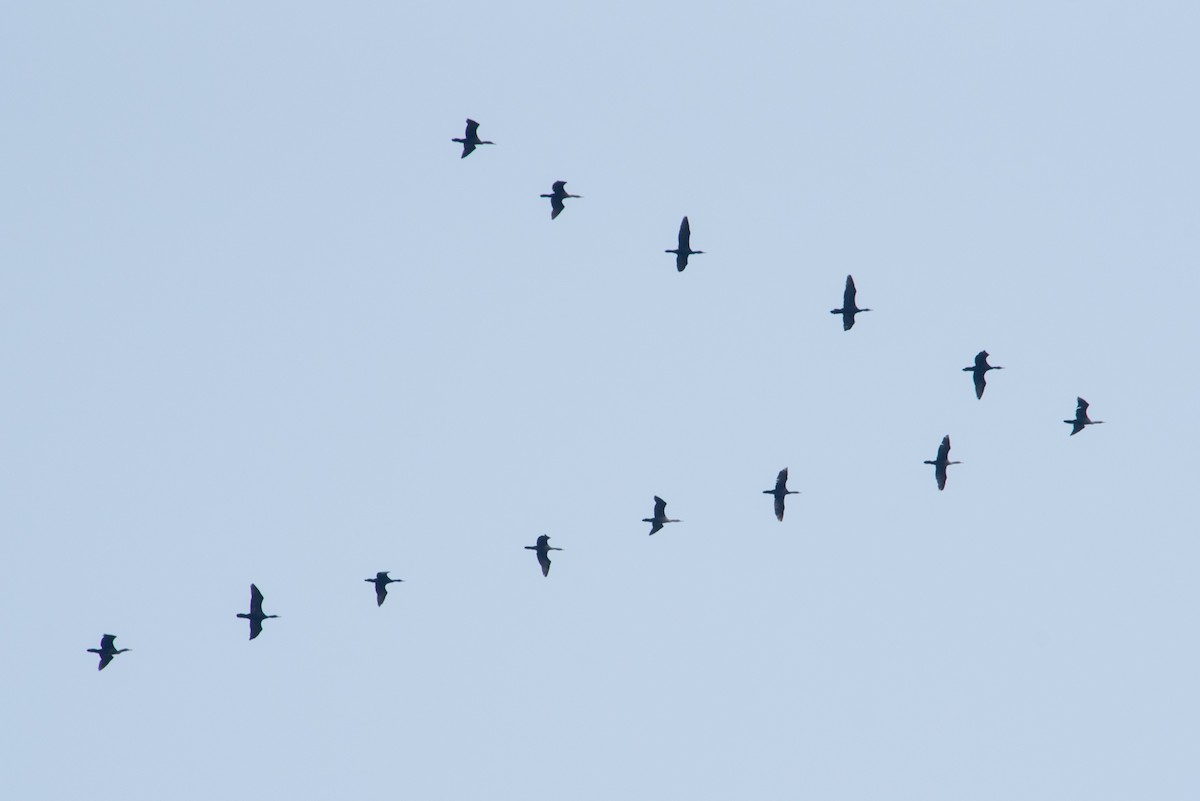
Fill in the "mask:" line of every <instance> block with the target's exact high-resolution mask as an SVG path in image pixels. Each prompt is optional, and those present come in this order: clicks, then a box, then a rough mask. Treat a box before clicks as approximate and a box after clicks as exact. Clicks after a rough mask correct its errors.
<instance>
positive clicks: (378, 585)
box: [375, 581, 387, 606]
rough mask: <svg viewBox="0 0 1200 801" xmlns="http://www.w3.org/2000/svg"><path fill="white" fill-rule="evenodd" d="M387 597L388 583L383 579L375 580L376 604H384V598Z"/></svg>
mask: <svg viewBox="0 0 1200 801" xmlns="http://www.w3.org/2000/svg"><path fill="white" fill-rule="evenodd" d="M386 597H387V584H386V583H384V582H382V581H377V582H375V605H376V606H383V599H384V598H386Z"/></svg>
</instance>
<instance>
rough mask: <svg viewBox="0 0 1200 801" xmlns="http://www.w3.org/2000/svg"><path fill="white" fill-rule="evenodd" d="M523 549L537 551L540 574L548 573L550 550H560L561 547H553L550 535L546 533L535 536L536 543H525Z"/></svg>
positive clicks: (545, 574) (546, 574)
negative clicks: (540, 567)
mask: <svg viewBox="0 0 1200 801" xmlns="http://www.w3.org/2000/svg"><path fill="white" fill-rule="evenodd" d="M525 550H527V551H537V560H538V564H539V565H541V566H542V575H543V576H549V575H550V552H551V551H561V550H562V548H555V547H553V546H551V545H550V537H549V536H548V535H546V534H543V535H542V536H540V537H538V538H537V545H526V546H525Z"/></svg>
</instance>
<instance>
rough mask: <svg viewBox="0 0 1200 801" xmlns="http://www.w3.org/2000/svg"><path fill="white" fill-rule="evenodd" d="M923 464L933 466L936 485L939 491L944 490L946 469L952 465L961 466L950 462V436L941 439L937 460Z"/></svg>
mask: <svg viewBox="0 0 1200 801" xmlns="http://www.w3.org/2000/svg"><path fill="white" fill-rule="evenodd" d="M925 464H931V465H933V474H934V476H936V477H937V485H938V489H939V490H944V489H945V488H946V468H947V467H949V466H950V465H952V464H962V462H951V461H950V435H949V434H947V435H946V436H944V437H942V444H941V446H940V447H939V448H938V453H937V460H936V461H932V462H931V461H928V460H926V462H925Z"/></svg>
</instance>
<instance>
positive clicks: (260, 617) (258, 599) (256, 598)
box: [237, 584, 279, 640]
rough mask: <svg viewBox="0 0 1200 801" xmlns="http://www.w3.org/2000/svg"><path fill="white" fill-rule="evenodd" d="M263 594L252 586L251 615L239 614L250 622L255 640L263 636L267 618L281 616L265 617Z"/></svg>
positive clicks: (252, 637) (251, 632)
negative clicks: (263, 625) (264, 623)
mask: <svg viewBox="0 0 1200 801" xmlns="http://www.w3.org/2000/svg"><path fill="white" fill-rule="evenodd" d="M262 602H263V594H262V593H261V592H259V591H258V587H255V586H254V585H253V584H251V585H250V614H248V615H247V614H246V613H245V612H238V615H237V616H238V617H241V618H245V619H246V620H249V621H250V639H252V640H253V639H254V638H255V637H257V636H258V635H260V634H262V624H263V621H264V620H266V619H267V618H272V617H279V615H264V614H263V610H262Z"/></svg>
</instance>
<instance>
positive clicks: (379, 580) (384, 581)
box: [251, 570, 404, 639]
mask: <svg viewBox="0 0 1200 801" xmlns="http://www.w3.org/2000/svg"><path fill="white" fill-rule="evenodd" d="M389 572H390V571H388V570H381V571H379V572H378V573H376V574H375V578H369V579H363V581H369V582H371V583H372V584H374V585H375V605H376V606H383V599H384V598H387V585H389V584H399V583H400V582H402V581H404V579H394V578H388V573H389ZM251 639H253V638H251Z"/></svg>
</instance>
